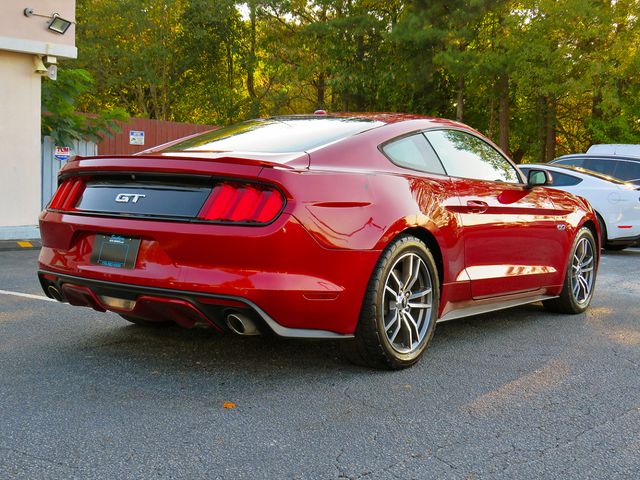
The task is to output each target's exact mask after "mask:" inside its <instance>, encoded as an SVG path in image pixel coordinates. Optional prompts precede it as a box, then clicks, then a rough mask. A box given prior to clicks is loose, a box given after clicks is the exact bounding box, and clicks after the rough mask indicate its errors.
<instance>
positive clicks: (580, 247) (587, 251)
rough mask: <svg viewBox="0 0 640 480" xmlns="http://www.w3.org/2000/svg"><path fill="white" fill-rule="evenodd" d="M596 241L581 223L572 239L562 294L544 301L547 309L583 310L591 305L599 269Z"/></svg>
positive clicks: (558, 310) (562, 310)
mask: <svg viewBox="0 0 640 480" xmlns="http://www.w3.org/2000/svg"><path fill="white" fill-rule="evenodd" d="M596 245H597V244H596V239H595V238H594V236H593V233H591V230H589V229H588V228H587V227H582V228H581V229H580V230H579V231H578V233H577V235H576V237H575V239H574V241H573V246H572V248H571V252H570V254H569V264H568V266H567V273H566V275H565V278H564V284H563V286H562V292H561V293H560V296H559V297H557V298H552V299H550V300H545V301H544V302H542V303H543V304H544V306H545V308H546V309H547V310H550V311H553V312H559V313H582V312H584V311H585V310H586V309H587V308H588V307H589V304H590V303H591V299H592V298H593V290H594V287H595V284H596V274H597V271H598V270H597V267H598V249H597V247H596Z"/></svg>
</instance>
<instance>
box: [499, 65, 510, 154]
mask: <svg viewBox="0 0 640 480" xmlns="http://www.w3.org/2000/svg"><path fill="white" fill-rule="evenodd" d="M498 98H499V107H498V108H499V113H498V146H499V147H500V148H501V149H502V151H504V152H506V153H509V76H508V75H507V74H506V73H505V74H502V75H501V76H500V78H499V79H498Z"/></svg>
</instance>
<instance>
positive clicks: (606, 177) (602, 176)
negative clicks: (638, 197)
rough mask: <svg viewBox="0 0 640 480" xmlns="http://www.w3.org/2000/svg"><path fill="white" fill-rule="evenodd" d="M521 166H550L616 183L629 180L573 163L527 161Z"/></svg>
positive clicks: (623, 182) (624, 183)
mask: <svg viewBox="0 0 640 480" xmlns="http://www.w3.org/2000/svg"><path fill="white" fill-rule="evenodd" d="M518 166H519V167H520V168H532V167H533V168H542V169H544V168H550V169H551V170H560V171H562V170H566V171H568V173H579V174H582V175H584V176H587V177H593V178H595V179H597V180H602V181H605V182H610V183H615V184H616V185H626V184H628V183H629V182H625V181H623V180H618V179H617V178H613V177H610V176H609V175H605V174H603V173H599V172H594V171H592V170H588V169H586V168H581V167H574V166H572V165H552V164H548V163H526V164H523V165H518Z"/></svg>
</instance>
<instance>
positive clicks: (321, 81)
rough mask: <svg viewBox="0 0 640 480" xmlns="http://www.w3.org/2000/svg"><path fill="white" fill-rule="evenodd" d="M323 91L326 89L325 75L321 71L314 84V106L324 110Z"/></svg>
mask: <svg viewBox="0 0 640 480" xmlns="http://www.w3.org/2000/svg"><path fill="white" fill-rule="evenodd" d="M325 91H326V85H325V77H324V72H321V73H320V75H318V83H317V85H316V93H317V96H316V108H317V109H319V110H324V109H325V108H324V105H325V100H324V96H325Z"/></svg>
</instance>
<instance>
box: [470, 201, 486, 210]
mask: <svg viewBox="0 0 640 480" xmlns="http://www.w3.org/2000/svg"><path fill="white" fill-rule="evenodd" d="M488 208H489V204H488V203H487V202H483V201H482V200H467V209H468V210H469V212H470V213H484V212H486V211H487V209H488Z"/></svg>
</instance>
